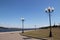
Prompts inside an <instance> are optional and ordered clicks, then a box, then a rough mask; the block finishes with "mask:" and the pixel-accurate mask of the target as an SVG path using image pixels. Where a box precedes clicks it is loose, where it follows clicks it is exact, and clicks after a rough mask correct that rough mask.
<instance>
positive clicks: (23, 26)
mask: <svg viewBox="0 0 60 40" xmlns="http://www.w3.org/2000/svg"><path fill="white" fill-rule="evenodd" d="M21 20H22V33H24V18H21Z"/></svg>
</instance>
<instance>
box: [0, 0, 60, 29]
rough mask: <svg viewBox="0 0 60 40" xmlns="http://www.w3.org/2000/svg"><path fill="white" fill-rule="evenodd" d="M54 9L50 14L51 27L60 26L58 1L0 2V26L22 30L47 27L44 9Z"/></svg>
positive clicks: (21, 0) (0, 0)
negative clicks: (22, 18)
mask: <svg viewBox="0 0 60 40" xmlns="http://www.w3.org/2000/svg"><path fill="white" fill-rule="evenodd" d="M49 6H50V7H54V12H52V13H51V22H52V25H54V23H55V24H60V11H59V10H60V0H0V26H4V27H8V28H11V27H12V28H22V21H21V17H24V28H34V27H35V26H34V25H36V27H37V28H39V27H43V26H48V25H49V18H48V13H46V12H45V9H46V8H48V7H49Z"/></svg>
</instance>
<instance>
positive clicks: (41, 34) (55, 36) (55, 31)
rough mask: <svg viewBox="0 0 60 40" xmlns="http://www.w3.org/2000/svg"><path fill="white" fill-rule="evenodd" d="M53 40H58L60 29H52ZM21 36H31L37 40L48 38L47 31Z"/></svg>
mask: <svg viewBox="0 0 60 40" xmlns="http://www.w3.org/2000/svg"><path fill="white" fill-rule="evenodd" d="M52 34H53V37H52V38H53V40H60V28H52ZM22 35H26V36H32V37H37V38H49V29H40V30H36V31H35V30H34V31H29V32H25V33H23V34H22Z"/></svg>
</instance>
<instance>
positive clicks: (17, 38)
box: [0, 32, 40, 40]
mask: <svg viewBox="0 0 60 40" xmlns="http://www.w3.org/2000/svg"><path fill="white" fill-rule="evenodd" d="M0 40H40V39H34V38H29V37H26V36H21V35H20V34H19V32H0Z"/></svg>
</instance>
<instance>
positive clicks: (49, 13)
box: [45, 7, 54, 37]
mask: <svg viewBox="0 0 60 40" xmlns="http://www.w3.org/2000/svg"><path fill="white" fill-rule="evenodd" d="M53 11H54V8H53V7H48V8H46V9H45V12H46V13H48V15H49V24H50V33H49V37H52V27H51V13H52V12H53Z"/></svg>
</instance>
